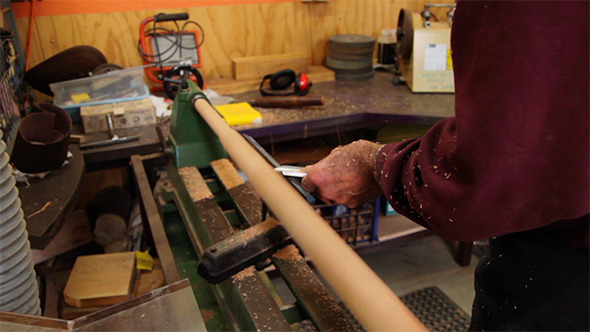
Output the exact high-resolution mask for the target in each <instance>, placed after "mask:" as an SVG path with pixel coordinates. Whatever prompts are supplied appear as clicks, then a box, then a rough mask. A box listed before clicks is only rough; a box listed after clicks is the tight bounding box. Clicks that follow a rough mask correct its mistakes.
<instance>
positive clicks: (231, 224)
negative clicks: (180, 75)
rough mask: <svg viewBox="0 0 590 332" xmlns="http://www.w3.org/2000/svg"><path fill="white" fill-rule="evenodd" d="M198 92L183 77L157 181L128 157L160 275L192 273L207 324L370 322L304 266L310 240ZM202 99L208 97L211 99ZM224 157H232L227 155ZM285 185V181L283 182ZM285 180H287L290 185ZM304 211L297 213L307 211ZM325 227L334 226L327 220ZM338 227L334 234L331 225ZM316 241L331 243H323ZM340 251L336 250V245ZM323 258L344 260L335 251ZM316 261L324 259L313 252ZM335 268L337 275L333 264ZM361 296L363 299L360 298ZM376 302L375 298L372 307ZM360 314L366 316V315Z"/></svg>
mask: <svg viewBox="0 0 590 332" xmlns="http://www.w3.org/2000/svg"><path fill="white" fill-rule="evenodd" d="M203 99H204V100H207V99H206V97H205V96H204V94H203V93H202V92H201V91H200V89H199V88H198V87H197V86H196V84H194V83H193V82H189V89H179V92H178V93H177V95H176V98H175V101H174V106H173V112H172V117H171V126H170V135H169V139H168V144H169V148H170V151H171V154H172V158H170V161H169V163H168V164H167V166H166V167H165V169H164V170H163V171H161V173H160V174H159V176H158V180H157V181H156V183H155V184H153V185H150V183H149V181H148V176H147V174H150V173H151V172H146V169H145V168H144V166H145V164H146V163H145V162H144V161H142V159H141V158H140V157H138V156H134V157H133V158H132V162H131V163H132V167H133V170H134V173H135V177H136V180H137V187H138V193H139V196H140V198H141V200H142V204H141V205H142V213H143V215H144V217H145V218H144V220H147V223H149V232H150V233H151V239H153V248H154V249H155V252H154V254H157V256H158V257H159V259H160V261H161V263H162V266H163V271H164V276H165V279H166V282H167V283H168V284H171V283H173V282H176V281H178V280H181V279H185V278H188V279H189V281H190V283H191V286H192V289H193V292H194V295H195V298H196V299H197V302H198V306H199V308H200V313H198V312H196V313H195V315H199V314H200V315H201V316H202V318H203V321H204V323H205V325H206V327H207V329H208V330H211V331H215V330H224V331H227V330H239V331H243V330H248V331H260V330H275V331H287V330H299V329H301V328H302V326H303V327H305V326H306V325H310V324H313V326H314V328H315V329H317V330H320V331H323V330H332V331H334V330H336V331H351V330H355V331H357V330H363V328H364V329H367V330H368V329H373V328H372V326H371V324H370V323H369V324H368V325H367V324H366V323H365V322H364V321H363V320H362V319H360V317H359V315H358V314H356V312H355V310H354V309H353V308H352V307H351V304H350V303H354V302H355V301H350V300H349V301H348V302H347V300H346V299H345V298H346V295H345V296H343V295H341V294H340V293H338V291H337V290H336V289H335V292H336V293H337V294H338V296H339V297H340V299H338V300H337V299H335V298H334V297H333V296H332V295H331V293H330V292H328V290H327V289H326V287H325V286H324V285H323V284H322V282H321V281H320V279H319V277H318V276H317V275H316V274H315V273H314V271H313V270H312V269H311V268H310V267H309V265H308V263H307V262H306V259H304V257H303V256H302V254H301V250H300V249H299V248H302V249H303V250H306V253H309V252H311V251H312V250H307V249H306V248H309V246H308V247H305V246H303V245H302V243H301V240H300V239H301V236H299V239H297V238H296V237H295V235H296V234H293V236H292V235H291V234H290V232H291V229H289V228H288V227H287V223H286V222H284V221H285V219H287V218H284V217H283V216H281V218H279V217H278V216H277V215H280V213H277V214H275V213H276V210H278V209H276V210H275V208H274V207H273V206H272V205H271V203H270V202H268V208H267V203H265V202H263V201H262V200H261V199H260V198H259V197H263V198H264V200H265V201H267V200H268V198H265V195H264V194H260V195H259V194H258V192H259V190H258V189H257V188H256V189H254V188H255V187H256V186H254V185H253V184H255V180H254V179H253V177H254V178H255V176H253V175H254V174H255V173H248V171H246V170H244V173H245V174H246V175H248V177H249V179H248V181H245V180H244V179H243V178H242V176H240V174H239V173H238V171H237V170H236V168H235V166H234V165H239V162H238V163H236V162H235V160H234V159H235V158H234V156H233V155H231V153H228V152H227V151H226V149H228V145H229V146H231V145H232V144H233V143H234V141H231V140H230V142H229V143H228V142H225V141H223V140H220V138H219V137H220V136H221V135H218V134H216V132H214V131H213V130H212V128H211V127H213V126H211V127H210V125H208V122H206V121H205V120H204V119H203V117H202V116H201V115H200V114H199V112H197V111H196V108H197V107H196V106H194V105H197V104H198V101H197V102H195V100H203ZM207 102H208V101H207ZM206 106H208V107H210V105H209V104H206ZM197 109H198V108H197ZM207 121H208V120H207ZM209 124H210V123H209ZM228 130H229V127H228ZM222 141H223V144H222ZM236 144H237V142H236ZM230 152H231V151H230ZM255 154H256V153H255ZM228 155H229V157H228ZM258 157H260V156H258ZM228 158H232V162H230V160H229V159H228ZM267 166H269V167H270V169H271V173H273V174H271V175H273V176H274V174H277V176H279V177H281V178H280V179H279V180H282V175H281V174H280V173H279V172H275V171H272V169H273V168H272V166H271V165H267ZM279 182H280V181H279ZM286 185H287V186H289V184H288V183H286ZM265 189H268V188H265ZM289 189H292V187H291V186H289ZM254 190H256V193H255V191H254ZM287 191H289V190H287ZM295 195H297V194H295ZM275 196H276V195H275ZM267 197H268V196H267ZM295 198H302V200H303V202H305V204H307V205H309V203H308V202H307V201H305V198H303V197H295ZM291 199H292V198H291ZM295 200H297V199H295ZM310 209H311V212H310V213H311V214H310V215H309V216H311V217H314V218H319V217H318V216H317V213H315V211H314V210H313V208H310ZM303 210H305V209H303ZM304 212H305V211H302V214H301V215H302V216H303V215H304ZM309 216H307V217H305V218H303V219H306V220H307V219H313V218H309ZM278 219H281V222H279V221H278ZM304 221H305V220H302V222H304ZM322 221H323V220H322ZM322 224H325V222H323V223H322ZM283 226H285V227H283ZM320 226H324V225H320ZM326 227H329V226H326ZM319 228H322V227H319ZM287 229H289V232H288V231H287ZM319 231H320V230H319V229H317V228H316V230H314V229H309V232H310V234H313V233H319ZM330 231H333V230H332V229H331V228H330ZM334 236H338V235H337V234H336V233H335V232H334ZM311 237H313V236H311ZM339 240H341V239H340V238H339ZM319 242H321V241H319ZM318 245H320V246H321V245H322V243H318ZM342 245H343V247H344V248H345V249H346V250H343V251H342V260H343V261H344V260H351V259H348V258H347V256H346V255H348V254H349V251H350V252H351V253H352V254H353V255H356V254H355V253H354V251H353V250H352V249H350V248H349V247H348V246H347V245H346V243H345V242H344V241H342ZM322 251H329V250H328V248H324V249H322ZM321 254H323V252H322V253H321ZM321 254H320V255H316V256H321ZM336 254H337V255H340V254H339V252H337V253H336ZM357 257H358V256H357ZM352 260H354V259H352ZM359 260H360V258H359ZM328 261H332V262H330V263H331V264H338V265H343V263H341V262H337V259H328ZM334 261H336V262H334ZM312 262H314V263H315V265H316V267H318V268H320V264H317V263H316V262H315V261H314V260H313V258H312ZM329 270H331V269H329ZM352 270H355V271H350V272H351V273H349V274H350V275H351V276H353V275H354V273H356V272H357V271H356V270H363V269H352ZM320 272H321V273H322V275H323V276H324V277H325V278H326V280H328V279H329V278H327V277H326V273H324V272H323V271H321V269H320ZM270 273H276V274H278V275H279V276H280V277H281V278H282V279H283V281H284V283H285V284H286V285H287V286H288V288H289V290H290V291H291V293H292V295H293V297H294V298H295V303H294V304H292V303H287V304H286V303H283V299H281V297H280V296H279V295H278V292H277V290H276V289H275V287H274V286H273V282H272V281H271V278H270V277H269V274H270ZM335 273H336V275H343V273H341V272H338V271H335ZM371 273H373V272H372V271H371ZM328 274H329V273H328ZM347 274H348V273H347ZM369 276H371V274H370V273H369ZM357 279H358V277H357ZM369 279H371V278H369ZM365 281H366V282H367V285H366V287H368V288H361V289H362V290H363V292H367V293H368V294H367V295H369V297H371V299H375V297H376V296H373V295H370V294H371V292H372V291H371V288H372V285H373V284H374V282H372V281H371V280H356V283H357V286H360V287H365V285H363V284H362V283H363V282H365ZM379 281H381V280H380V279H379ZM328 282H330V280H328ZM383 285H384V284H383ZM331 286H333V285H332V283H331ZM385 287H387V286H385ZM345 288H348V287H345ZM350 288H351V289H352V288H354V287H350ZM376 292H377V293H379V294H380V296H381V294H382V293H383V292H382V291H381V290H377V291H376ZM351 293H352V292H351ZM386 293H387V292H386ZM391 294H393V293H391ZM383 298H385V299H386V300H388V299H389V298H391V299H392V300H393V301H399V299H397V297H395V296H394V295H392V296H391V297H390V296H389V295H388V294H384V295H383ZM341 301H342V302H341ZM358 301H359V302H363V301H364V302H367V301H366V300H363V299H360V298H359V300H358ZM370 302H374V301H370ZM344 303H345V304H346V305H345V304H344ZM396 303H397V302H396ZM400 303H401V302H400ZM353 306H354V305H353ZM386 306H387V305H374V304H373V307H377V308H379V309H381V308H382V307H383V308H384V309H385V316H391V315H392V313H391V311H390V310H389V309H387V308H385V307H386ZM358 307H359V308H361V310H357V312H359V311H362V310H365V309H362V308H371V305H369V304H367V305H365V303H359V305H358ZM349 309H350V310H349ZM379 309H376V308H371V310H370V311H373V312H374V311H379ZM406 309H407V308H406ZM350 312H353V314H354V316H355V317H356V319H355V318H354V317H353V315H352V314H351V313H350ZM368 314H369V315H370V314H372V312H369V313H368ZM393 314H394V315H395V313H393ZM405 314H406V313H405V312H404V313H402V314H401V316H403V315H405ZM401 318H403V317H400V318H399V320H400V321H402V319H401ZM357 319H358V321H357ZM366 321H369V322H371V321H372V319H367V320H366ZM387 325H389V323H387ZM394 325H395V324H394ZM418 326H420V325H418ZM381 327H383V324H382V325H381ZM307 328H309V327H307ZM393 328H395V327H393Z"/></svg>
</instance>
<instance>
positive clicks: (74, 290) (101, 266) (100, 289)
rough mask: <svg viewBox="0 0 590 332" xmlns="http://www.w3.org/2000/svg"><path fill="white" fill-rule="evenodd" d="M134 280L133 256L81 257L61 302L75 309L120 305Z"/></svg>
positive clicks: (126, 297) (126, 254) (125, 298)
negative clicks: (63, 301) (63, 300)
mask: <svg viewBox="0 0 590 332" xmlns="http://www.w3.org/2000/svg"><path fill="white" fill-rule="evenodd" d="M135 276H136V268H135V252H122V253H114V254H102V255H88V256H80V257H78V258H77V259H76V263H75V264H74V268H73V269H72V273H71V274H70V277H69V279H68V282H67V284H66V288H65V289H64V299H65V301H66V303H67V304H69V305H71V306H74V307H78V308H80V307H90V306H101V305H110V304H115V303H119V302H123V301H125V300H127V299H129V298H130V297H131V294H132V292H133V288H134V281H135Z"/></svg>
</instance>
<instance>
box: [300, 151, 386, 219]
mask: <svg viewBox="0 0 590 332" xmlns="http://www.w3.org/2000/svg"><path fill="white" fill-rule="evenodd" d="M381 147H382V145H380V144H377V143H373V142H369V141H365V140H359V141H356V142H353V143H351V144H348V145H345V146H340V147H337V148H335V149H334V150H332V152H330V155H328V156H327V157H326V158H324V159H322V160H320V161H319V162H318V163H316V164H315V165H311V166H307V167H306V168H305V171H306V172H307V176H306V177H304V178H303V180H302V181H301V185H302V187H303V189H305V190H307V191H309V192H316V194H317V195H318V196H319V197H320V198H321V199H322V200H323V201H324V202H326V203H328V204H345V205H347V206H348V207H351V208H354V207H357V206H359V205H361V204H363V203H365V202H368V201H370V200H372V199H375V198H377V197H378V196H379V195H381V194H382V189H381V187H380V186H379V184H378V183H377V180H376V179H375V156H376V155H377V152H379V149H380V148H381Z"/></svg>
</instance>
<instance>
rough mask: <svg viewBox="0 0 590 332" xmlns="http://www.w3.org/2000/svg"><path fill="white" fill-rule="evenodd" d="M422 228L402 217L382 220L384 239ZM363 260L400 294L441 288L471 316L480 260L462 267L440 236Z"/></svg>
mask: <svg viewBox="0 0 590 332" xmlns="http://www.w3.org/2000/svg"><path fill="white" fill-rule="evenodd" d="M416 227H418V228H420V227H419V226H416V225H415V224H414V223H413V222H411V221H409V220H408V219H406V218H404V217H402V216H399V215H397V216H392V217H381V218H380V221H379V236H380V239H382V238H384V237H387V236H391V234H395V231H396V229H399V230H402V231H403V232H408V229H412V228H416ZM361 257H362V258H363V259H364V260H365V261H366V262H367V264H368V265H369V266H370V267H371V268H373V270H374V271H375V272H376V273H377V274H378V275H379V276H380V277H381V279H383V280H384V281H385V282H386V283H387V284H388V285H389V286H390V287H391V289H392V290H393V291H394V292H395V293H396V294H397V295H398V296H404V295H406V294H408V293H411V292H413V291H415V290H419V289H423V288H426V287H430V286H437V287H438V288H439V289H440V290H442V291H443V293H445V294H446V295H447V296H448V297H449V298H451V300H453V301H454V302H455V303H456V304H457V305H459V307H461V308H462V309H463V310H464V311H465V312H466V313H468V314H471V304H472V302H473V298H474V296H475V292H474V288H473V273H474V270H475V266H476V265H477V257H476V256H475V255H472V257H471V263H470V265H469V266H466V267H461V266H459V265H458V264H457V263H456V262H455V261H454V259H453V255H452V253H451V248H450V244H448V243H446V242H445V241H443V240H442V239H441V238H440V237H438V236H436V235H430V236H426V237H424V238H421V239H418V240H414V241H411V242H409V243H407V244H404V245H401V246H394V247H390V248H384V249H380V250H377V251H373V252H368V253H364V254H361Z"/></svg>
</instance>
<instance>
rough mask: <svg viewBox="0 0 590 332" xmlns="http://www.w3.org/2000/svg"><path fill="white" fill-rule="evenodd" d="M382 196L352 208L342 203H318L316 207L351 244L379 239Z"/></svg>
mask: <svg viewBox="0 0 590 332" xmlns="http://www.w3.org/2000/svg"><path fill="white" fill-rule="evenodd" d="M379 207H380V198H377V199H375V200H374V201H371V202H368V203H365V204H364V205H362V206H359V207H357V208H354V209H351V208H348V207H347V206H346V205H340V204H333V205H330V204H316V205H314V209H315V210H316V211H317V212H318V213H319V214H320V215H321V216H322V217H323V218H324V220H326V222H328V224H330V226H332V228H333V229H334V230H335V231H336V233H338V234H340V236H341V237H342V238H343V239H344V240H345V241H346V243H348V244H350V245H353V246H354V245H357V244H360V243H364V242H368V243H370V242H374V241H377V240H378V227H379Z"/></svg>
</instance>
